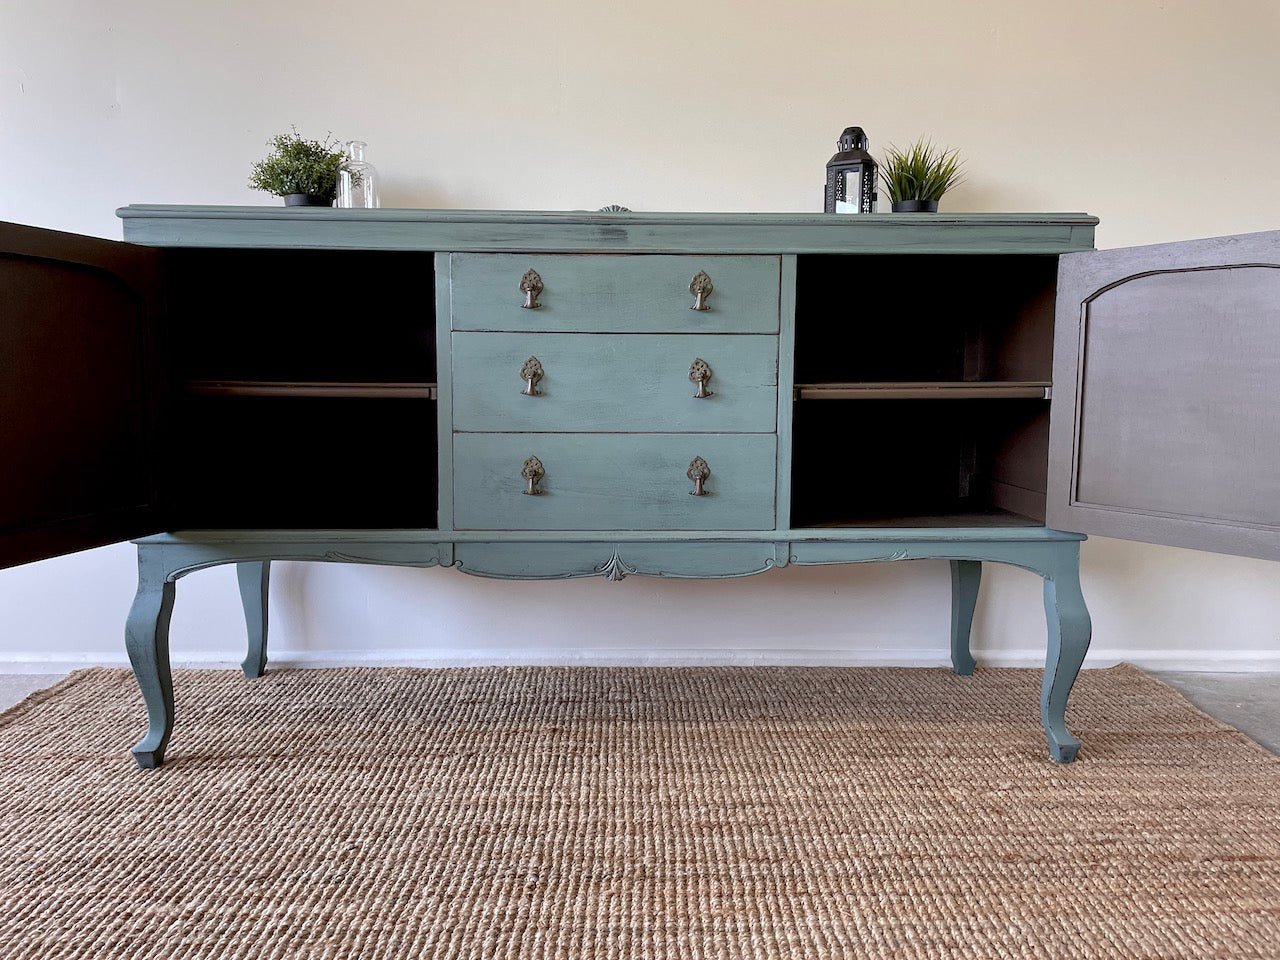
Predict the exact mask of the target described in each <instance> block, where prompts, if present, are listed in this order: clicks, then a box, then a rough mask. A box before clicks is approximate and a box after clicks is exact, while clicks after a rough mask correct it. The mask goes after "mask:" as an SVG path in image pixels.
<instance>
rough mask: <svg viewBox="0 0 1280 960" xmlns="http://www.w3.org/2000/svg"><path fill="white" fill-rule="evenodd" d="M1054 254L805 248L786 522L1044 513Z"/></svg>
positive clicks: (892, 521) (954, 521)
mask: <svg viewBox="0 0 1280 960" xmlns="http://www.w3.org/2000/svg"><path fill="white" fill-rule="evenodd" d="M1056 276H1057V257H1055V256H1036V255H1000V256H990V255H973V256H954V255H950V256H932V255H928V254H920V255H865V256H856V257H849V256H830V255H809V256H801V257H799V258H798V263H797V270H796V278H797V279H796V359H795V381H796V403H795V408H794V418H795V423H794V451H793V462H792V523H793V525H795V526H800V527H805V526H842V525H858V526H866V525H891V526H919V527H939V526H943V527H945V526H953V527H961V526H984V525H995V524H1000V525H1010V524H1012V525H1017V524H1037V525H1038V524H1043V523H1044V517H1045V505H1046V499H1045V498H1046V489H1047V479H1048V439H1049V397H1050V394H1051V389H1052V382H1051V378H1052V369H1053V321H1054V299H1055V293H1056V287H1055V281H1056Z"/></svg>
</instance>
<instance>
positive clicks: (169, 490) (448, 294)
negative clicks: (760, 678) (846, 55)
mask: <svg viewBox="0 0 1280 960" xmlns="http://www.w3.org/2000/svg"><path fill="white" fill-rule="evenodd" d="M120 215H121V217H122V218H123V220H124V230H125V239H126V241H127V242H126V243H109V242H106V241H95V240H89V239H87V238H82V237H71V236H68V235H65V234H55V233H52V232H50V231H39V230H34V229H32V228H23V227H15V226H12V225H7V226H5V227H4V228H3V229H0V243H2V244H3V251H6V252H5V253H4V254H3V256H0V282H3V283H4V285H5V289H6V291H7V292H9V293H10V294H11V302H12V303H14V304H15V316H18V315H20V316H22V317H23V318H30V319H29V320H24V322H23V324H19V326H20V327H22V330H21V331H20V332H19V335H18V337H19V339H18V340H16V341H13V342H11V343H9V344H5V345H4V348H5V349H6V350H13V351H14V353H15V356H18V355H19V353H20V354H21V358H22V361H21V363H20V364H19V365H18V368H20V370H21V371H22V372H20V373H19V374H17V375H14V374H12V372H11V373H10V374H8V375H7V376H8V380H6V381H3V382H0V386H2V387H3V388H4V390H5V391H7V392H6V396H12V397H20V398H21V402H16V403H15V404H14V405H13V408H15V409H18V410H19V413H20V414H22V415H20V416H18V417H16V418H15V419H14V422H13V424H11V425H10V427H9V428H7V429H8V431H9V432H8V433H7V434H4V435H0V447H2V448H3V449H5V450H26V451H27V454H26V455H25V460H24V462H23V466H22V468H21V470H20V471H14V474H13V476H14V479H13V482H12V484H11V486H12V487H13V489H14V490H15V496H14V497H11V498H10V504H11V506H10V507H9V511H10V516H8V517H7V518H5V517H0V520H7V521H8V522H9V526H8V527H3V526H0V533H3V537H0V551H2V552H0V562H3V563H6V564H11V563H15V562H23V561H26V560H30V559H36V558H38V557H40V556H48V555H52V554H54V553H58V552H67V551H68V550H71V549H77V548H82V547H86V546H91V545H95V544H98V543H104V542H110V541H111V540H116V539H120V538H122V537H128V538H134V539H136V542H137V544H138V556H139V586H138V593H137V596H136V598H135V601H134V604H133V607H132V610H131V612H130V615H129V618H128V624H127V630H126V637H127V646H128V651H129V655H130V658H131V660H132V663H133V666H134V670H135V673H136V675H137V678H138V682H139V685H140V687H141V690H142V693H143V697H144V699H145V701H146V704H147V711H148V717H149V727H148V730H147V733H146V736H145V737H144V738H143V739H142V741H141V742H140V743H139V744H138V745H137V746H136V747H135V748H134V755H135V757H136V759H137V761H138V763H139V765H141V766H144V767H146V766H156V765H159V764H160V763H161V762H162V761H163V757H164V752H165V748H166V745H167V743H168V739H169V735H170V732H171V730H172V728H173V722H174V716H173V689H172V678H171V675H170V669H169V656H168V626H169V617H170V613H171V611H172V607H173V602H174V585H175V583H176V581H177V580H178V579H179V578H180V577H182V576H185V575H186V574H188V573H191V572H193V571H196V570H200V569H204V568H206V567H210V566H215V565H219V564H235V565H236V566H237V570H238V575H239V583H240V589H241V595H242V599H243V602H244V609H245V616H246V620H247V623H248V631H249V641H250V642H249V653H248V656H247V657H246V660H245V663H244V670H245V673H246V674H247V675H248V676H251V677H252V676H258V675H260V674H261V673H262V671H263V669H264V667H265V664H266V656H267V654H266V649H267V648H266V636H267V592H268V589H269V581H270V564H271V562H272V561H274V560H313V561H334V562H355V563H378V564H398V565H406V566H420V567H426V566H436V565H439V566H453V567H457V568H458V569H459V570H461V571H463V572H466V573H472V574H476V575H480V576H487V577H495V578H520V579H555V578H565V577H598V578H601V579H603V580H610V581H619V580H624V579H626V578H627V577H630V576H660V577H692V578H703V579H714V578H724V577H738V576H745V575H749V574H756V573H762V572H764V571H767V570H770V569H773V568H775V567H783V566H787V565H791V564H799V565H803V564H833V563H859V562H869V561H879V560H908V559H945V560H948V561H950V563H951V571H952V587H953V591H952V617H951V636H950V645H951V655H952V663H953V667H954V669H955V670H956V672H957V673H961V674H965V673H969V672H970V671H972V669H973V667H974V660H973V657H972V656H971V654H970V651H969V632H970V626H971V622H972V617H973V612H974V605H975V603H976V599H977V594H978V587H979V582H980V579H981V570H982V563H983V562H997V563H1006V564H1013V565H1016V566H1019V567H1022V568H1025V569H1028V570H1031V571H1033V572H1035V573H1036V574H1038V575H1039V576H1041V577H1042V578H1043V580H1044V597H1045V612H1046V619H1047V644H1046V669H1045V673H1044V682H1043V686H1042V690H1041V713H1042V720H1043V724H1044V729H1045V734H1046V737H1047V742H1048V747H1049V755H1050V756H1051V757H1052V758H1053V759H1054V760H1057V761H1060V762H1069V761H1071V760H1073V759H1074V758H1075V756H1076V752H1077V749H1078V746H1079V742H1078V741H1077V740H1076V738H1075V737H1073V736H1072V735H1071V733H1070V732H1069V731H1068V730H1067V728H1066V725H1065V721H1064V711H1065V708H1066V703H1067V698H1068V695H1069V693H1070V690H1071V687H1072V684H1073V683H1074V681H1075V678H1076V676H1077V673H1078V671H1079V668H1080V665H1081V663H1082V661H1083V658H1084V656H1085V653H1086V650H1087V648H1088V645H1089V638H1090V622H1089V615H1088V611H1087V608H1086V605H1085V602H1084V599H1083V597H1082V595H1081V591H1080V582H1079V542H1080V541H1081V540H1082V539H1083V538H1084V537H1083V533H1082V532H1075V531H1083V532H1098V533H1102V534H1105V535H1111V536H1129V537H1133V538H1135V539H1149V540H1154V541H1157V542H1166V543H1175V544H1180V545H1185V546H1193V547H1205V548H1208V549H1215V550H1222V551H1227V552H1236V553H1243V554H1248V555H1254V556H1266V557H1270V558H1272V559H1277V558H1280V518H1277V517H1276V516H1275V510H1276V509H1277V508H1276V504H1277V503H1280V498H1278V497H1269V496H1268V493H1269V492H1275V489H1274V488H1275V485H1276V479H1275V478H1276V476H1278V475H1280V469H1277V467H1278V466H1280V456H1278V455H1277V452H1276V449H1275V448H1276V439H1275V438H1276V433H1275V432H1272V430H1271V428H1272V427H1273V426H1275V425H1276V424H1277V423H1278V422H1280V421H1277V420H1276V417H1277V412H1276V410H1275V409H1273V408H1274V407H1275V406H1276V404H1275V402H1274V401H1272V400H1271V399H1270V396H1269V395H1268V396H1266V397H1260V396H1259V395H1258V392H1257V391H1251V390H1249V389H1247V388H1246V387H1242V386H1240V383H1248V382H1256V378H1257V377H1259V376H1268V375H1272V376H1273V375H1274V374H1275V373H1276V372H1280V357H1278V356H1277V355H1276V352H1275V348H1274V346H1273V344H1274V343H1275V342H1276V341H1277V338H1276V337H1275V336H1274V331H1275V329H1276V324H1277V323H1280V318H1277V317H1276V315H1275V309H1276V308H1275V304H1276V303H1277V302H1280V295H1278V294H1280V289H1278V288H1277V286H1276V284H1277V280H1276V277H1277V276H1280V270H1277V269H1276V267H1277V262H1278V261H1280V257H1277V255H1276V254H1277V251H1278V250H1280V234H1260V235H1254V236H1250V237H1237V238H1223V239H1219V240H1214V241H1195V242H1191V243H1184V244H1173V245H1164V246H1159V247H1148V248H1135V249H1132V250H1127V251H1106V252H1098V251H1093V250H1092V246H1093V229H1094V226H1095V224H1096V220H1095V219H1094V218H1092V217H1089V216H1086V215H1083V214H1044V215H1038V214H1009V215H996V214H964V215H951V216H947V215H936V214H935V215H929V214H922V215H902V214H897V215H861V216H843V217H841V216H825V215H789V214H741V215H715V214H657V213H655V214H636V213H537V212H492V211H430V210H372V211H356V210H334V209H317V208H288V209H286V208H268V207H186V206H131V207H125V208H123V209H122V210H121V211H120ZM1206 303H1211V304H1213V305H1214V307H1213V309H1212V310H1211V313H1212V314H1213V315H1212V316H1206V315H1205V313H1204V305H1205V304H1206ZM1189 304H1194V305H1195V309H1194V310H1192V309H1191V308H1190V307H1189V306H1188V305H1189ZM1196 311H1199V312H1198V313H1197V312H1196ZM24 324H25V325H24ZM1224 329H1227V330H1228V331H1229V332H1228V335H1226V336H1224V335H1223V331H1224ZM1133 330H1136V331H1138V334H1137V335H1134V334H1133V333H1132V332H1131V331H1133ZM69 338H70V340H69ZM46 341H48V343H49V345H48V346H47V347H42V346H41V344H45V342H46ZM55 341H56V343H55ZM69 342H73V343H74V346H72V347H68V345H67V344H68V343H69ZM33 344H34V346H33ZM58 344H60V346H59V345H58ZM68 350H70V353H68ZM1191 357H1195V358H1197V362H1201V363H1203V362H1204V361H1205V358H1206V357H1211V358H1212V360H1211V365H1212V366H1214V368H1215V370H1217V371H1218V373H1219V374H1221V375H1220V376H1218V377H1215V378H1211V379H1209V380H1206V379H1205V378H1203V377H1197V376H1196V370H1195V369H1194V365H1193V364H1189V363H1187V362H1185V361H1186V360H1187V359H1188V358H1191ZM1232 369H1239V370H1240V371H1242V374H1241V376H1242V379H1233V378H1230V377H1226V376H1225V371H1227V370H1232ZM42 371H43V375H44V376H43V379H41V373H42ZM50 371H53V377H54V379H57V376H58V375H59V373H60V374H61V382H62V383H64V384H65V383H66V381H67V379H68V376H74V377H76V378H77V382H78V383H84V384H86V385H87V388H90V389H92V391H93V393H94V395H95V396H96V397H98V401H97V403H96V404H95V405H94V407H93V408H92V409H87V408H86V407H85V405H84V404H83V403H80V402H78V401H76V400H75V398H74V396H72V394H70V393H68V391H66V390H65V389H64V390H61V391H56V390H54V391H48V397H47V398H46V397H44V395H43V394H40V390H42V389H44V390H47V384H48V382H49V375H50ZM1250 378H1253V380H1252V381H1251V380H1250ZM42 383H43V384H45V386H44V387H41V386H39V385H38V384H42ZM38 394H39V396H38V397H37V395H38ZM33 397H35V398H36V399H35V400H33ZM46 400H47V402H46ZM1223 403H1231V404H1233V407H1232V410H1233V411H1234V414H1235V416H1234V419H1233V420H1231V421H1230V422H1229V423H1227V422H1224V420H1223V418H1222V417H1220V416H1217V415H1215V414H1214V413H1213V412H1212V411H1216V410H1219V409H1220V407H1221V405H1222V404H1223ZM1242 405H1243V406H1242ZM1224 424H1225V425H1224ZM1232 424H1234V426H1233V425H1232ZM1259 424H1261V426H1260V427H1259V426H1258V425H1259ZM51 426H52V427H53V429H51ZM1095 437H1101V438H1102V439H1099V440H1095V439H1094V438H1095ZM1201 448H1203V455H1201V454H1198V453H1197V450H1200V449H1201ZM1174 456H1176V457H1178V458H1179V459H1178V461H1177V463H1176V466H1177V469H1170V466H1171V462H1170V458H1171V457H1174ZM1200 460H1210V461H1212V462H1211V463H1210V465H1209V466H1207V467H1206V466H1203V465H1197V463H1198V462H1199V461H1200ZM1192 461H1196V462H1195V463H1193V462H1192ZM1228 463H1229V464H1232V466H1231V468H1230V469H1226V468H1225V467H1224V466H1223V465H1224V464H1228ZM1214 464H1216V467H1215V466H1214ZM1215 471H1216V472H1215ZM1144 501H1150V504H1154V506H1151V505H1149V504H1148V503H1146V502H1144ZM164 531H169V532H164Z"/></svg>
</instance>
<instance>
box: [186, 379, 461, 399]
mask: <svg viewBox="0 0 1280 960" xmlns="http://www.w3.org/2000/svg"><path fill="white" fill-rule="evenodd" d="M187 390H188V391H189V392H190V393H194V394H197V395H198V396H202V397H330V398H344V399H368V400H376V399H387V398H399V399H416V400H434V399H436V385H435V384H434V383H347V382H338V381H328V380H323V381H322V380H300V381H289V382H284V381H278V380H191V381H188V383H187Z"/></svg>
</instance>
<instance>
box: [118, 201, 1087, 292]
mask: <svg viewBox="0 0 1280 960" xmlns="http://www.w3.org/2000/svg"><path fill="white" fill-rule="evenodd" d="M117 214H118V215H119V216H120V218H121V219H122V220H123V221H124V238H125V239H126V240H129V241H131V242H133V243H143V244H148V245H150V246H156V247H263V248H267V247H288V248H291V249H325V248H328V249H340V250H449V251H454V252H459V251H479V252H485V253H502V252H522V251H534V252H539V253H560V252H567V253H578V252H585V251H594V252H605V253H659V254H672V253H693V254H734V253H753V254H767V255H771V256H776V255H778V254H787V253H898V254H925V253H958V254H975V253H1047V254H1059V253H1068V252H1072V251H1079V250H1091V249H1093V230H1094V227H1095V226H1096V225H1097V223H1098V219H1097V217H1091V216H1089V215H1088V214H1086V213H925V214H911V213H868V214H859V215H857V216H832V215H829V214H820V213H738V214H724V213H589V212H586V211H582V212H555V211H552V212H547V211H528V210H395V209H390V208H384V209H380V210H347V209H337V208H334V207H282V206H278V205H276V206H254V207H215V206H203V207H202V206H172V205H163V204H155V205H153V204H145V205H143V204H135V205H130V206H127V207H122V208H120V210H118V211H117ZM516 279H517V280H518V279H519V278H518V277H517V278H516ZM713 279H714V278H713Z"/></svg>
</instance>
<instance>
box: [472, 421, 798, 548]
mask: <svg viewBox="0 0 1280 960" xmlns="http://www.w3.org/2000/svg"><path fill="white" fill-rule="evenodd" d="M453 442H454V470H453V502H454V526H455V528H457V529H459V530H771V529H773V526H774V498H775V494H774V491H775V487H776V463H775V458H776V456H777V439H776V437H775V436H773V435H772V434H738V435H729V436H723V435H706V436H702V435H690V434H660V433H658V434H655V433H647V434H556V433H546V434H511V433H460V434H456V435H455V436H454V438H453ZM530 456H535V457H537V458H538V460H539V461H540V462H541V463H542V466H543V470H544V471H545V474H544V476H543V478H542V480H541V482H540V483H539V485H538V486H539V489H540V491H541V492H540V493H539V494H538V495H537V496H529V495H527V494H525V493H524V490H525V489H526V487H527V482H526V481H525V480H523V479H521V475H520V473H521V468H522V467H523V466H524V464H525V461H526V459H527V458H529V457H530ZM695 457H701V458H702V459H703V460H705V461H706V463H707V465H708V466H709V467H710V469H711V476H710V477H709V478H708V479H707V480H706V483H705V489H706V491H707V495H706V496H701V497H697V496H693V495H692V493H691V491H692V490H693V483H692V482H691V481H690V480H689V479H688V478H687V476H686V474H687V471H688V470H689V465H690V462H691V461H692V460H693V459H694V458H695Z"/></svg>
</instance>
